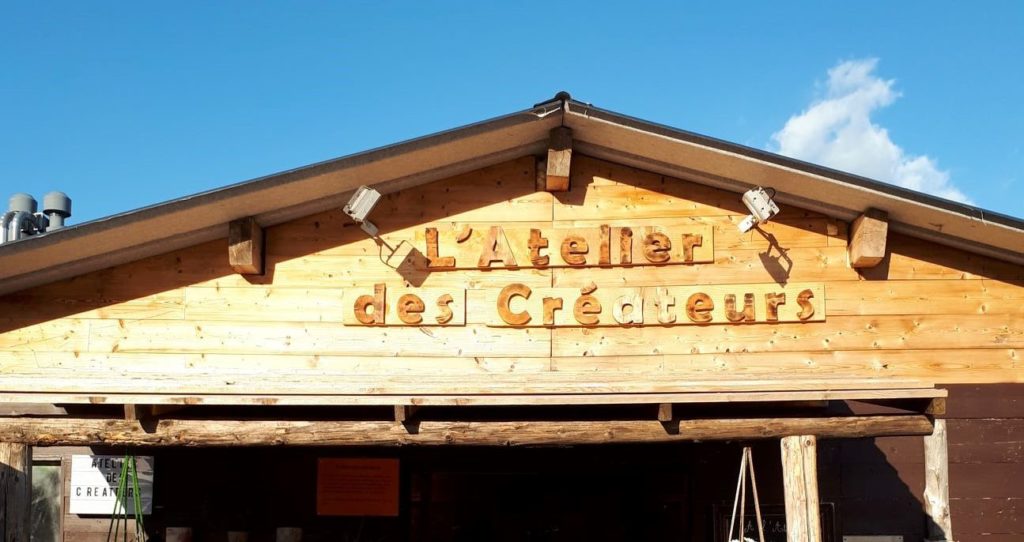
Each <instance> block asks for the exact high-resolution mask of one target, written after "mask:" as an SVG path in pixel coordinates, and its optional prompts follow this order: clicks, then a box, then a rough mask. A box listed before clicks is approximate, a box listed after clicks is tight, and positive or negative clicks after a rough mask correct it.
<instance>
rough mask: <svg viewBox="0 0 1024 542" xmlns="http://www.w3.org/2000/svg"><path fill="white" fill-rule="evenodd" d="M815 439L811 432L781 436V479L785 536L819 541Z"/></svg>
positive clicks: (791, 540) (797, 541)
mask: <svg viewBox="0 0 1024 542" xmlns="http://www.w3.org/2000/svg"><path fill="white" fill-rule="evenodd" d="M817 452H818V447H817V439H816V438H815V437H814V436H812V435H801V436H793V437H783V438H782V479H783V486H784V491H785V501H786V539H787V540H788V541H789V542H820V541H821V518H820V516H819V514H820V510H819V505H818V458H817Z"/></svg>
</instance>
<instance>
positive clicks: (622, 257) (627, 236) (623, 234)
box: [619, 228, 633, 265]
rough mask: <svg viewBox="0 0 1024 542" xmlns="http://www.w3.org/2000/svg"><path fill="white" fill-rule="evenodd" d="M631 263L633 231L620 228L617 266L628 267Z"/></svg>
mask: <svg viewBox="0 0 1024 542" xmlns="http://www.w3.org/2000/svg"><path fill="white" fill-rule="evenodd" d="M632 263H633V230H632V229H631V228H622V229H620V230H619V264H621V265H630V264H632Z"/></svg>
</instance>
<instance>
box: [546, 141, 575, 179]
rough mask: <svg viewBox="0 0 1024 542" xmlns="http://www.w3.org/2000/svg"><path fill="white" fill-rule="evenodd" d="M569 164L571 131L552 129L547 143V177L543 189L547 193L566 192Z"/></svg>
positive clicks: (570, 161) (570, 159)
mask: <svg viewBox="0 0 1024 542" xmlns="http://www.w3.org/2000/svg"><path fill="white" fill-rule="evenodd" d="M571 164H572V129H571V128H567V127H565V126H559V127H557V128H553V129H552V130H551V139H550V142H549V143H548V160H547V175H546V177H545V180H544V189H545V190H547V191H548V192H568V191H569V169H570V166H571Z"/></svg>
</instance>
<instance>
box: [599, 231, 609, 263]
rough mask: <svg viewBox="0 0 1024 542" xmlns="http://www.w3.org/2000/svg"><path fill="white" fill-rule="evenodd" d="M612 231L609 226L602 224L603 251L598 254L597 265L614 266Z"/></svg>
mask: <svg viewBox="0 0 1024 542" xmlns="http://www.w3.org/2000/svg"><path fill="white" fill-rule="evenodd" d="M611 245H612V229H611V228H609V227H608V225H607V224H601V250H600V252H599V254H598V258H597V265H611V264H612V246H611Z"/></svg>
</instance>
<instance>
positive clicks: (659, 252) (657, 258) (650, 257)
mask: <svg viewBox="0 0 1024 542" xmlns="http://www.w3.org/2000/svg"><path fill="white" fill-rule="evenodd" d="M670 250H672V240H671V239H669V238H668V236H667V235H665V234H664V233H661V232H654V233H648V234H647V236H646V237H644V257H645V258H647V261H649V262H651V263H665V262H667V261H669V259H670V258H672V256H671V255H670V254H669V251H670Z"/></svg>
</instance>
